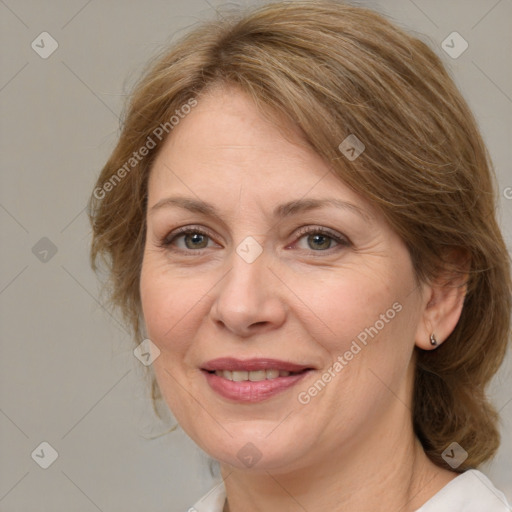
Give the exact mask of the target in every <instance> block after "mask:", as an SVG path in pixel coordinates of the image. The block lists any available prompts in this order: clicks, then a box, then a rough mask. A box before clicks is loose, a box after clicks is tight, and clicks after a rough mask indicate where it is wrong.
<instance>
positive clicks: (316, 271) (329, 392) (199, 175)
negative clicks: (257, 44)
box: [140, 87, 464, 512]
mask: <svg viewBox="0 0 512 512" xmlns="http://www.w3.org/2000/svg"><path fill="white" fill-rule="evenodd" d="M171 196H181V197H188V198H191V199H195V200H201V201H206V202H208V203H211V204H212V205H213V206H214V207H215V208H216V210H217V213H216V215H215V216H210V215H205V214H203V213H197V212H193V211H188V210H186V209H183V208H180V207H177V206H175V205H169V204H164V205H162V201H164V200H165V199H166V198H168V197H171ZM304 198H308V199H313V198H315V199H323V198H336V199H338V200H341V201H344V202H348V203H351V204H352V205H354V206H355V207H356V208H357V210H358V211H360V212H362V214H358V213H355V210H356V209H355V208H352V209H349V208H336V207H333V206H325V207H322V208H319V209H315V210H311V211H306V212H298V213H295V214H293V215H289V216H287V217H284V218H275V217H273V210H274V208H275V206H276V205H278V204H282V203H285V202H288V201H292V200H297V199H304ZM158 203H160V206H159V207H158V206H157V207H155V205H157V204H158ZM164 203H165V201H164ZM184 226H192V227H195V228H198V227H200V228H201V229H202V230H206V231H207V232H208V235H207V236H206V237H203V238H201V237H198V236H197V235H195V238H194V235H190V234H189V235H188V236H186V235H181V236H180V235H179V234H178V235H177V238H173V233H175V230H176V229H177V228H180V227H184ZM304 227H305V228H308V227H310V228H311V233H309V234H305V235H304V234H300V233H299V229H300V228H304ZM319 227H321V228H324V229H328V230H330V231H332V232H333V233H334V234H335V235H340V237H341V238H342V240H343V239H344V240H345V242H344V243H343V242H339V243H337V242H336V241H335V239H332V238H329V235H324V236H325V237H324V238H322V236H321V235H322V233H320V234H318V233H317V232H315V229H318V228H319ZM315 233H316V234H317V236H316V237H315V236H314V235H315ZM319 235H320V236H319ZM247 236H252V237H253V238H254V239H256V240H257V241H258V243H259V244H260V245H261V248H262V249H263V252H262V253H261V255H260V256H259V257H258V258H257V259H256V260H255V261H254V262H253V263H247V262H246V261H245V260H244V259H242V258H241V257H240V256H239V255H238V254H237V252H236V248H237V246H238V245H239V244H240V243H241V242H242V241H243V240H244V239H245V238H246V237H247ZM163 240H167V242H169V243H170V245H167V246H163V245H162V241H163ZM187 244H188V245H187ZM196 247H199V249H197V248H196ZM326 247H327V248H326ZM140 291H141V297H142V305H143V314H144V319H145V323H146V328H147V334H148V337H149V338H150V339H151V340H152V341H153V342H154V343H155V344H156V345H157V346H158V348H159V349H160V351H161V354H160V356H159V357H158V358H157V359H156V360H155V362H154V363H153V366H154V370H155V372H156V376H157V379H158V383H159V386H160V388H161V390H162V393H163V395H164V397H165V399H166V401H167V403H168V405H169V407H170V409H171V410H172V412H173V414H174V415H175V417H176V419H177V420H178V422H179V423H180V425H181V426H182V428H183V429H184V430H185V432H186V433H187V434H188V435H189V436H190V437H191V438H192V439H193V440H194V441H195V442H196V443H197V444H198V445H199V446H200V447H201V448H202V449H203V450H205V451H206V452H207V453H208V454H210V455H211V456H212V457H213V458H215V459H217V460H218V461H220V464H221V472H222V475H223V478H224V479H225V486H226V490H227V496H228V503H229V506H226V509H225V510H229V511H230V512H242V511H243V512H256V511H277V510H288V511H304V510H308V511H311V512H312V511H320V510H343V511H344V512H352V511H361V510H372V511H389V510H400V511H407V510H411V511H412V510H415V509H416V508H418V507H420V506H421V505H422V504H423V503H424V502H425V501H427V500H428V499H429V498H430V497H431V496H432V495H434V494H435V493H436V492H437V491H438V490H439V489H441V488H442V487H443V486H444V485H446V483H448V482H449V481H450V480H451V479H453V478H454V477H455V476H456V475H455V473H452V472H449V471H446V470H443V469H441V468H439V467H437V466H435V465H434V464H432V463H431V462H430V461H429V459H428V458H427V457H426V455H425V453H424V452H423V449H422V447H421V445H420V444H419V442H418V440H417V439H416V438H415V436H414V433H413V429H412V422H411V399H412V382H413V374H414V365H415V351H414V347H415V346H417V347H419V348H420V349H422V350H431V349H432V347H431V345H430V341H429V337H430V334H431V333H432V332H435V334H436V337H437V339H438V340H439V341H440V342H442V341H443V340H444V339H446V337H447V336H448V335H449V334H450V333H451V331H452V330H453V328H454V327H455V325H456V323H457V321H458V319H459V316H460V312H461V308H462V299H463V295H464V292H463V290H456V289H454V288H450V289H447V288H444V287H443V286H442V285H441V284H436V283H432V284H431V285H429V286H427V285H421V286H418V284H417V283H416V281H415V277H414V272H413V267H412V264H411V259H410V256H409V253H408V250H407V248H406V246H405V245H404V243H403V241H402V240H401V239H400V238H399V237H398V235H397V234H396V233H395V232H394V231H393V230H392V229H391V227H390V226H389V225H388V224H387V223H386V222H385V221H384V219H383V217H382V216H381V215H379V213H378V212H377V211H376V210H375V209H374V208H373V207H372V205H371V204H369V203H368V202H366V201H365V200H364V199H363V198H362V197H360V196H359V195H357V194H356V193H355V192H354V191H352V190H351V189H349V188H348V187H347V186H346V185H345V184H344V183H343V182H342V181H341V180H340V178H338V177H337V176H336V175H335V174H334V173H333V172H330V170H329V167H328V165H327V164H326V163H325V162H324V161H323V160H322V159H321V158H320V157H319V156H318V155H317V154H316V153H315V152H314V151H312V150H311V149H310V148H309V147H308V146H307V145H306V144H305V142H304V140H303V138H302V137H301V134H300V133H299V132H298V130H297V129H296V128H294V127H293V126H289V125H286V123H285V122H284V121H283V122H282V123H280V124H279V125H278V124H277V123H276V122H271V121H269V119H268V118H266V117H264V116H262V114H261V113H260V112H259V111H258V109H257V107H256V106H255V104H254V103H253V102H252V101H251V99H250V98H249V97H248V96H246V95H245V94H244V93H243V92H241V91H239V90H237V89H235V88H226V87H222V88H221V87H217V88H214V89H213V90H211V91H210V92H208V93H207V94H205V95H203V96H201V97H200V98H199V103H198V106H197V107H196V108H195V109H193V111H192V112H191V113H190V114H189V115H188V116H187V117H186V118H185V119H183V120H181V122H180V124H179V125H178V126H176V127H175V128H174V130H173V132H172V134H171V136H170V137H169V138H168V139H167V140H166V141H165V143H164V145H163V147H162V148H161V151H160V152H159V154H158V157H157V159H156V161H155V163H154V166H153V168H152V170H151V174H150V179H149V184H148V213H147V237H146V245H145V252H144V261H143V266H142V273H141V280H140ZM394 303H399V304H400V305H401V306H402V309H401V311H400V312H399V313H397V314H396V316H395V317H394V318H393V319H392V320H390V321H389V322H387V323H386V324H385V326H384V328H382V329H381V330H380V331H379V332H378V335H376V336H374V338H373V339H370V341H369V343H368V344H367V346H363V348H362V349H361V351H360V352H358V353H357V355H355V356H354V357H353V359H352V360H351V361H349V362H348V363H347V364H346V366H344V367H343V369H342V370H341V371H340V372H338V373H337V374H336V376H335V377H333V378H332V380H331V382H329V383H328V384H327V385H326V386H325V388H324V389H323V390H322V391H321V392H319V393H318V394H317V395H316V396H315V397H313V398H312V399H311V401H310V402H309V403H308V404H305V405H304V404H302V403H300V402H299V401H298V398H297V397H298V393H299V392H301V391H304V390H307V389H308V388H309V387H310V386H311V385H312V384H313V383H314V382H316V381H317V380H318V379H319V378H320V377H321V375H322V373H323V372H325V371H327V369H328V368H329V367H332V365H333V362H334V361H336V359H337V357H338V356H340V355H343V354H344V353H345V352H346V351H347V350H348V349H349V348H350V345H351V343H352V341H353V340H354V339H356V337H357V335H358V334H359V333H361V332H362V331H364V329H365V328H368V327H370V326H374V325H375V324H376V321H377V320H379V318H381V315H382V314H385V313H386V311H388V310H389V309H390V308H392V305H393V304H394ZM224 356H232V357H238V358H240V359H248V358H252V357H270V358H276V359H281V360H286V361H291V362H295V363H300V364H306V365H308V366H310V367H311V366H312V367H314V368H315V370H314V371H313V372H311V373H310V374H309V375H308V376H306V378H305V379H304V380H303V381H302V382H301V383H300V384H298V385H297V386H294V387H292V388H291V389H289V390H286V391H284V392H283V393H281V394H279V395H277V396H274V397H272V398H271V399H269V400H265V401H263V402H260V403H253V404H246V403H235V402H232V401H229V400H227V399H224V398H222V397H220V396H219V395H217V394H216V393H215V392H214V391H213V390H211V388H210V387H209V385H208V384H207V382H206V379H205V377H204V375H203V373H202V372H201V371H200V367H201V365H202V364H203V363H205V362H206V361H208V360H211V359H214V358H217V357H224ZM248 442H251V443H252V444H253V445H254V446H255V447H256V448H257V450H258V452H259V454H261V459H260V460H259V461H258V462H257V463H256V464H255V465H254V466H252V467H250V468H249V467H247V466H246V465H245V464H244V463H243V462H242V461H241V460H239V458H238V457H237V453H238V451H239V450H240V449H241V448H242V447H244V446H245V445H246V444H247V443H248Z"/></svg>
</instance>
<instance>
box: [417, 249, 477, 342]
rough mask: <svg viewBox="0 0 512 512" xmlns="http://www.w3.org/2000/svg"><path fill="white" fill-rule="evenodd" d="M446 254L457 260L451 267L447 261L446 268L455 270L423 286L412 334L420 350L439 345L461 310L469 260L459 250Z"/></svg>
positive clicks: (454, 323) (452, 327) (449, 332)
mask: <svg viewBox="0 0 512 512" xmlns="http://www.w3.org/2000/svg"><path fill="white" fill-rule="evenodd" d="M450 256H451V257H450V259H452V261H453V258H455V259H456V260H457V263H456V264H455V265H454V266H452V264H451V263H450V268H451V269H453V268H454V267H455V268H457V270H458V272H456V273H455V272H454V271H453V270H451V271H449V270H446V271H444V272H442V273H441V274H440V275H439V276H438V277H437V278H436V279H435V280H434V281H433V282H432V283H430V284H428V285H424V288H423V290H424V295H423V296H424V300H423V306H422V307H423V311H422V317H421V319H420V323H419V324H418V328H417V331H416V337H415V344H416V346H417V347H418V348H420V349H422V350H433V349H436V348H437V347H438V346H439V345H441V344H442V343H443V342H444V341H445V340H446V338H448V336H450V334H451V333H452V332H453V330H454V329H455V327H456V325H457V323H458V321H459V319H460V315H461V313H462V308H463V306H464V298H465V296H466V292H467V277H468V272H469V262H468V258H463V257H461V255H460V253H454V252H452V253H451V254H450ZM461 270H463V272H461ZM431 335H434V336H435V339H436V340H437V345H433V344H432V343H431V338H430V337H431Z"/></svg>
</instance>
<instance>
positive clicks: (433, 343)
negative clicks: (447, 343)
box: [430, 333, 437, 347]
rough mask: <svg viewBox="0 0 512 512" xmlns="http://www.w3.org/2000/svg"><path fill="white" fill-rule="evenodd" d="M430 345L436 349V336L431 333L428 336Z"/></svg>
mask: <svg viewBox="0 0 512 512" xmlns="http://www.w3.org/2000/svg"><path fill="white" fill-rule="evenodd" d="M430 344H431V345H432V346H433V347H437V340H436V335H435V334H434V333H432V334H431V335H430Z"/></svg>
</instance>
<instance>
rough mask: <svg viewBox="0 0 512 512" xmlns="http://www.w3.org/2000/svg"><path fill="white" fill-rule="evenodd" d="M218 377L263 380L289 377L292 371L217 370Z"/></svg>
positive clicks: (253, 380)
mask: <svg viewBox="0 0 512 512" xmlns="http://www.w3.org/2000/svg"><path fill="white" fill-rule="evenodd" d="M215 375H217V377H223V378H225V379H227V380H232V381H233V382H242V381H246V380H247V381H251V382H258V381H261V380H267V379H268V380H270V379H276V378H277V377H288V376H289V375H290V372H287V371H285V370H256V371H251V372H247V371H230V370H217V371H216V372H215Z"/></svg>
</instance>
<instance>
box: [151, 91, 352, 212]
mask: <svg viewBox="0 0 512 512" xmlns="http://www.w3.org/2000/svg"><path fill="white" fill-rule="evenodd" d="M171 191H172V192H183V193H187V195H190V193H191V192H193V193H194V194H195V195H197V196H198V197H200V198H210V199H212V198H213V199H215V200H217V201H219V200H220V201H224V202H225V201H229V200H231V199H232V200H237V201H239V200H240V198H241V195H243V196H244V198H245V199H246V200H248V201H249V200H250V199H251V198H253V199H255V200H257V201H258V202H265V201H268V202H272V203H275V202H277V201H278V202H283V201H284V200H285V199H297V198H300V197H303V196H308V197H309V196H314V195H318V194H325V193H329V196H331V197H332V196H333V195H338V196H342V198H343V199H347V200H352V201H354V200H355V199H356V194H355V192H353V191H351V190H350V189H348V187H347V186H346V185H344V184H343V182H342V181H341V180H340V178H339V177H338V176H336V175H335V174H334V172H333V171H332V169H331V168H330V167H329V165H328V164H327V163H326V162H325V161H324V160H323V159H322V158H321V157H320V156H319V155H318V154H317V153H316V152H315V151H313V149H312V148H311V147H310V146H309V145H308V144H307V143H306V141H305V139H304V137H303V135H302V133H301V132H300V130H299V129H298V128H297V127H296V126H294V125H292V124H291V123H289V122H288V123H287V122H286V121H285V120H284V118H273V117H270V116H268V115H267V116H266V115H264V114H263V113H262V112H261V111H260V110H259V109H258V107H257V105H256V104H255V103H254V102H253V101H252V99H251V98H250V97H249V96H248V95H247V94H245V93H243V92H242V91H240V90H239V89H236V88H216V89H214V90H212V91H210V92H208V93H207V94H206V95H204V96H201V97H200V98H198V105H197V106H196V107H195V108H194V109H193V110H192V111H191V112H190V113H189V114H188V115H187V116H186V117H184V119H182V120H181V121H180V123H179V124H178V125H177V126H176V127H175V128H174V129H173V131H172V132H171V134H170V136H169V137H168V138H167V140H166V141H165V142H164V146H163V147H162V149H161V151H160V153H159V155H158V157H157V159H156V161H155V163H154V165H153V168H152V170H151V175H150V183H149V195H150V203H153V204H154V203H156V202H158V201H159V200H161V199H162V198H163V197H164V196H165V195H167V194H168V193H170V192H171ZM358 200H361V198H358Z"/></svg>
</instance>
